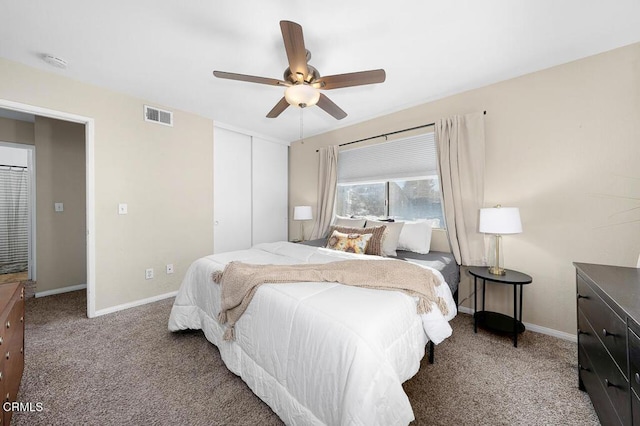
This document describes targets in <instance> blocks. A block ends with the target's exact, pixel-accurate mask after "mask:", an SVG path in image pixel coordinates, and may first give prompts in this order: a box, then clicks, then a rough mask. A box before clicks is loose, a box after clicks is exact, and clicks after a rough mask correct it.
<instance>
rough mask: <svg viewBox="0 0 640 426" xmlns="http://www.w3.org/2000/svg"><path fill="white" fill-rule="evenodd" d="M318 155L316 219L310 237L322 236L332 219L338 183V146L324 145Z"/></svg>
mask: <svg viewBox="0 0 640 426" xmlns="http://www.w3.org/2000/svg"><path fill="white" fill-rule="evenodd" d="M318 151H319V153H318V155H319V156H320V158H319V162H320V163H319V165H318V202H317V204H316V206H317V208H316V212H317V213H316V220H315V223H314V224H313V231H312V232H311V239H312V240H315V239H318V238H323V237H324V236H325V234H326V233H327V230H328V229H329V225H330V224H331V220H332V219H333V206H334V203H335V199H336V185H337V183H338V146H337V145H333V146H326V147H322V148H320V149H319V150H318Z"/></svg>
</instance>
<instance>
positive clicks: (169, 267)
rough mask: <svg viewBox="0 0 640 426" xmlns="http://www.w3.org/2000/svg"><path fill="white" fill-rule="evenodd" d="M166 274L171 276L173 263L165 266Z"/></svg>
mask: <svg viewBox="0 0 640 426" xmlns="http://www.w3.org/2000/svg"><path fill="white" fill-rule="evenodd" d="M167 274H173V263H168V264H167Z"/></svg>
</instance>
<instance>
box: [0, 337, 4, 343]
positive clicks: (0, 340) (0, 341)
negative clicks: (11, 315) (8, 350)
mask: <svg viewBox="0 0 640 426" xmlns="http://www.w3.org/2000/svg"><path fill="white" fill-rule="evenodd" d="M2 342H4V339H3V338H2V336H0V345H1V344H2Z"/></svg>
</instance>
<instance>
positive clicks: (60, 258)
mask: <svg viewBox="0 0 640 426" xmlns="http://www.w3.org/2000/svg"><path fill="white" fill-rule="evenodd" d="M34 127H35V146H36V150H35V154H36V155H35V156H36V161H35V164H36V197H37V199H36V237H37V241H36V283H37V284H36V288H37V291H38V292H42V291H47V290H53V289H58V288H63V287H69V286H75V285H80V284H86V283H87V254H86V253H87V252H86V250H87V244H86V241H87V235H86V229H87V226H86V211H87V209H86V185H85V181H86V178H85V176H86V167H85V129H84V125H82V124H77V123H69V122H66V121H59V120H53V119H50V118H44V117H36V119H35V125H34ZM54 203H63V208H64V210H63V211H62V212H56V211H55V209H54Z"/></svg>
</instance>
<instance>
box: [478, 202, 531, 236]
mask: <svg viewBox="0 0 640 426" xmlns="http://www.w3.org/2000/svg"><path fill="white" fill-rule="evenodd" d="M479 231H480V232H483V233H485V234H496V235H502V234H519V233H521V232H522V223H521V222H520V209H518V208H517V207H492V208H488V209H480V224H479Z"/></svg>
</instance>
